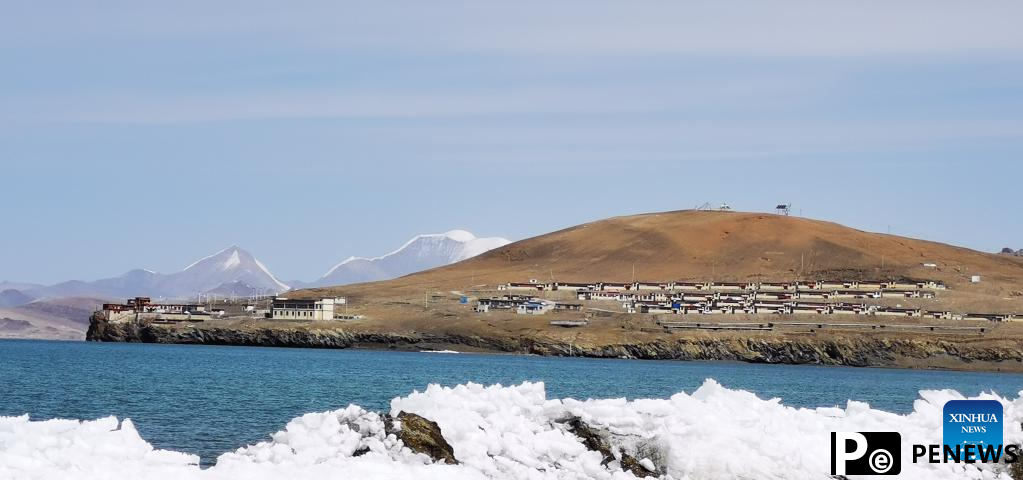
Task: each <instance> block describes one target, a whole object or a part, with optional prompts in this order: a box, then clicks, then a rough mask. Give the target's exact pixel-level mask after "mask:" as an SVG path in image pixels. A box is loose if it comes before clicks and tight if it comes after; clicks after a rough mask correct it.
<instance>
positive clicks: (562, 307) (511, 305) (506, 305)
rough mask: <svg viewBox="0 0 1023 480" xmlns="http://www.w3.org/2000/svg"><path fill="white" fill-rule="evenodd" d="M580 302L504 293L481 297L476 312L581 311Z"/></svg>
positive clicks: (532, 313) (531, 313)
mask: <svg viewBox="0 0 1023 480" xmlns="http://www.w3.org/2000/svg"><path fill="white" fill-rule="evenodd" d="M582 309H583V306H582V304H580V303H564V302H552V301H550V300H542V299H539V298H535V297H527V296H522V295H504V296H502V297H493V298H481V299H479V300H478V301H477V302H476V312H478V313H486V312H489V311H491V310H514V311H515V313H518V314H522V315H543V314H545V313H547V312H552V311H580V310H582Z"/></svg>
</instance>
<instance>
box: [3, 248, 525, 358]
mask: <svg viewBox="0 0 1023 480" xmlns="http://www.w3.org/2000/svg"><path fill="white" fill-rule="evenodd" d="M508 243H509V241H508V240H505V239H503V238H477V237H476V236H475V235H473V234H472V233H469V232H467V231H465V230H452V231H450V232H447V233H441V234H431V235H418V236H416V237H414V238H412V239H411V240H409V241H408V242H406V243H405V244H404V245H402V246H401V247H400V248H398V249H397V250H395V251H393V252H391V253H388V254H386V255H382V256H379V257H373V258H366V257H349V258H348V259H346V260H344V261H342V262H340V263H338V264H337V265H335V266H334V267H333V268H331V269H330V270H329V271H328V272H327V273H326V274H324V275H323V276H322V277H320V278H319V279H316V280H315V281H312V282H301V281H295V282H288V283H287V284H285V283H284V282H281V281H280V280H278V279H277V277H276V276H274V274H273V273H271V272H270V270H269V269H267V268H266V266H265V265H263V263H262V262H260V261H259V260H258V259H256V257H254V256H253V255H252V254H251V253H249V252H247V251H245V250H243V249H242V248H240V247H238V246H234V245H232V246H230V247H227V248H225V249H223V250H221V251H219V252H217V253H214V254H213V255H210V256H207V257H204V258H201V259H199V260H197V261H195V262H194V263H192V264H191V265H189V266H187V267H185V268H184V270H181V271H180V272H176V273H171V274H162V273H157V272H153V271H151V270H145V269H135V270H131V271H128V272H126V273H124V274H123V275H119V276H116V277H111V278H103V279H100V280H93V281H81V280H71V281H67V282H61V283H58V284H56V285H49V286H47V285H37V284H32V283H23V282H7V281H0V338H4V337H17V338H26V337H32V338H62V339H74V338H84V336H85V328H86V327H87V326H88V324H89V320H88V319H89V314H90V313H91V312H92V311H93V310H95V309H97V308H99V306H100V304H101V303H102V302H104V301H123V300H124V299H126V298H131V297H136V296H147V297H152V298H154V299H159V300H181V299H189V298H195V297H197V296H198V295H200V294H202V295H217V296H222V297H245V296H250V295H275V294H278V293H281V292H284V291H287V290H289V289H294V288H304V287H311V286H328V285H345V284H349V283H358V282H368V281H375V280H388V279H391V278H397V277H400V276H402V275H407V274H409V273H414V272H417V271H420V270H427V269H430V268H434V267H439V266H443V265H448V264H451V263H455V262H458V261H461V260H465V259H468V258H471V257H474V256H476V255H479V254H481V253H483V252H486V251H487V250H491V249H494V248H497V247H501V246H504V245H506V244H508Z"/></svg>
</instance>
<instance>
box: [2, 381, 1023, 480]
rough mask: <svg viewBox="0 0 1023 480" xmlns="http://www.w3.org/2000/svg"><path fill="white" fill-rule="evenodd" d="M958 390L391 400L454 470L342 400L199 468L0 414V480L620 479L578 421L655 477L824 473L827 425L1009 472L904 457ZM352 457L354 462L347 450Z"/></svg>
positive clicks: (83, 432) (959, 473)
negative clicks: (803, 400) (798, 399)
mask: <svg viewBox="0 0 1023 480" xmlns="http://www.w3.org/2000/svg"><path fill="white" fill-rule="evenodd" d="M961 398H963V397H962V395H960V394H958V393H956V392H954V391H949V390H942V391H922V392H920V398H919V399H918V400H916V401H915V402H914V405H913V412H911V413H909V414H907V415H897V414H893V413H889V412H884V411H880V410H876V409H872V408H870V406H869V405H867V404H865V403H862V402H858V401H849V402H848V403H847V404H846V405H845V406H844V407H832V408H817V409H806V408H792V407H788V406H785V405H784V404H782V402H781V401H780V400H778V399H761V398H758V397H757V396H755V395H754V394H752V393H750V392H746V391H742V390H731V389H728V388H725V387H723V386H721V385H719V384H718V383H717V382H715V381H713V380H707V381H706V382H705V383H704V384H703V385H702V386H701V387H700V388H699V389H697V390H696V391H694V392H692V393H684V392H683V393H678V394H675V395H673V396H672V397H671V398H668V399H639V400H632V401H627V400H625V399H599V400H573V399H563V400H559V399H548V398H547V397H546V393H545V390H544V385H543V384H542V383H528V382H527V383H523V384H521V385H517V386H508V387H503V386H500V385H495V386H489V387H486V386H482V385H477V384H472V383H470V384H466V385H459V386H455V387H440V386H437V385H431V386H429V387H427V389H426V390H425V391H423V392H413V393H412V394H410V395H408V396H405V397H400V398H395V399H394V400H392V401H391V405H390V412H389V413H391V414H392V415H396V414H397V413H398V412H400V411H406V412H411V413H416V414H419V415H422V416H424V417H426V418H428V419H431V420H434V421H436V422H437V424H438V425H439V426H440V428H441V430H442V432H443V434H444V437H445V439H447V441H448V442H449V443H450V444H451V445H452V447H453V449H454V453H455V457H456V458H457V459H458V460H459V462H460V464H459V465H445V464H434V463H432V462H431V461H430V460H429V459H428V458H427V457H426V456H424V455H421V454H416V453H413V452H412V451H410V450H409V449H407V448H405V447H404V446H403V445H402V444H401V442H400V441H398V440H397V439H396V438H395V437H394V436H393V435H387V434H386V433H385V431H384V423H383V418H381V416H380V415H379V414H377V413H375V412H369V411H366V410H364V409H363V408H361V407H359V406H355V405H350V406H348V407H347V408H344V409H340V410H335V411H330V412H323V413H310V414H306V415H303V416H301V417H298V418H295V419H293V420H292V421H291V422H289V423H288V424H287V425H286V426H285V427H284V429H283V430H282V431H279V432H277V433H275V434H273V436H272V437H271V439H270V440H268V441H265V442H262V443H258V444H255V445H251V446H247V447H243V448H240V449H238V450H236V451H234V452H229V453H225V454H223V455H221V456H220V457H219V458H218V459H217V463H216V465H215V466H213V467H211V468H209V469H206V470H200V469H199V467H198V466H197V461H198V459H197V458H196V457H195V456H193V455H188V454H184V453H177V452H172V451H165V450H156V449H154V448H152V446H150V445H149V444H148V443H146V442H145V440H143V439H142V438H141V437H140V436H139V434H138V432H137V431H136V430H135V428H134V425H132V423H131V421H130V420H124V421H122V422H120V423H119V422H118V421H117V419H116V418H113V417H108V418H102V419H99V420H93V421H85V422H80V421H76V420H47V421H38V422H37V421H31V420H30V419H29V418H28V417H27V416H21V417H0V478H4V479H6V478H28V479H60V478H76V479H114V478H145V479H234V478H246V479H256V480H259V479H271V478H286V479H288V480H303V479H321V478H357V479H367V480H375V479H415V480H429V479H487V478H492V479H537V480H541V479H580V480H581V479H598V480H599V479H608V480H611V479H628V478H634V477H633V476H632V474H631V473H627V472H625V471H623V470H621V468H620V466H619V465H618V462H617V461H612V462H611V463H609V464H608V465H607V466H604V465H601V461H602V458H601V456H600V454H598V453H596V452H592V451H590V450H587V449H586V448H585V447H584V446H583V444H582V443H581V442H580V441H579V439H578V438H576V437H575V436H574V435H573V434H571V433H570V432H568V431H567V429H566V427H565V425H564V420H565V419H567V418H570V417H579V418H581V419H582V420H583V421H585V422H587V423H588V424H590V425H592V426H594V427H599V428H603V429H606V430H607V431H609V432H611V433H612V439H611V442H612V445H613V446H614V448H616V449H617V450H616V451H618V452H620V451H621V450H624V451H626V452H629V453H630V454H632V455H634V456H637V458H638V459H639V461H640V463H641V464H644V465H646V466H648V467H650V468H656V469H658V470H659V472H660V473H661V474H662V478H672V479H677V480H682V479H693V480H703V479H733V478H750V479H752V478H756V479H822V480H823V479H827V478H829V475H828V473H829V468H830V452H829V449H830V432H832V431H898V432H900V433H902V438H903V452H902V458H903V462H902V474H901V476H900V478H909V479H939V480H940V479H963V478H965V479H1008V478H1009V477H1008V475H1007V474H1006V473H1004V472H1003V471H1001V470H999V469H1000V468H1001V467H1000V466H997V465H990V464H928V463H920V464H914V463H912V450H911V448H912V445H913V444H931V443H935V444H938V443H941V434H942V431H941V427H942V423H941V408H942V406H943V405H944V403H945V402H946V401H948V400H953V399H961ZM974 398H981V399H995V400H999V401H1001V402H1002V403H1003V405H1005V421H1004V423H1003V428H1004V429H1005V432H1004V433H1005V439H1006V443H1017V444H1018V443H1020V442H1021V441H1023V432H1021V430H1020V421H1021V420H1023V399H1020V398H1017V399H1015V400H1007V399H1004V398H1001V397H998V396H995V395H991V394H982V395H979V396H978V397H974ZM357 451H360V452H365V453H364V454H362V455H359V456H354V453H355V452H357Z"/></svg>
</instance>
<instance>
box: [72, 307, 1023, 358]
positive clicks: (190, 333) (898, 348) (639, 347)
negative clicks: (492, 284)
mask: <svg viewBox="0 0 1023 480" xmlns="http://www.w3.org/2000/svg"><path fill="white" fill-rule="evenodd" d="M86 339H87V340H91V341H101V342H144V343H181V344H207V345H243V346H264V347H302V348H350V347H376V348H407V349H417V350H418V349H420V348H419V346H421V345H424V344H426V345H436V344H447V345H465V346H469V347H472V348H475V349H480V350H490V351H497V352H511V353H533V354H537V355H549V356H576V357H595V358H636V359H659V360H731V361H742V362H750V363H771V364H810V365H846V366H855V367H866V366H874V367H878V366H896V365H897V363H898V361H899V360H900V359H910V360H913V359H928V358H944V357H950V358H956V359H958V360H960V361H962V362H964V363H969V362H973V361H987V362H1013V363H1019V362H1023V341H1020V340H1005V341H1004V342H1002V344H1001V345H990V346H984V345H973V344H971V343H968V342H960V341H947V340H944V339H935V338H920V339H905V338H894V339H893V338H884V337H875V336H857V337H851V338H841V337H838V338H826V337H825V338H817V337H809V338H797V339H792V338H785V337H755V338H744V339H743V338H663V339H658V340H653V341H649V342H636V343H618V344H603V345H579V344H573V343H569V342H561V341H558V340H553V339H546V338H531V337H529V336H524V337H519V338H507V337H499V336H494V337H484V336H477V335H459V334H446V333H445V334H437V333H422V332H405V333H401V332H386V333H377V332H358V331H350V330H344V329H340V328H339V329H336V330H313V331H309V330H303V329H297V328H286V327H284V326H282V327H271V328H266V327H264V328H226V327H209V326H198V327H192V326H177V325H175V326H171V325H151V324H146V323H143V324H135V323H133V322H108V321H107V320H105V319H104V318H103V317H102V315H95V314H94V315H93V316H92V318H91V322H90V324H89V331H88V333H87V334H86Z"/></svg>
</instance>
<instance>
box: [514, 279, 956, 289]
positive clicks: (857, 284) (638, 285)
mask: <svg viewBox="0 0 1023 480" xmlns="http://www.w3.org/2000/svg"><path fill="white" fill-rule="evenodd" d="M497 288H498V290H521V291H555V290H568V291H584V290H585V291H644V290H645V291H780V292H792V291H806V290H822V291H836V290H865V291H877V290H902V291H909V290H944V289H945V285H944V284H943V283H941V282H937V281H933V280H922V281H916V280H870V281H867V280H849V281H830V280H821V281H802V282H629V283H621V282H548V283H543V282H537V281H535V280H531V281H529V282H528V283H514V282H513V283H506V284H503V285H498V287H497Z"/></svg>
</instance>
